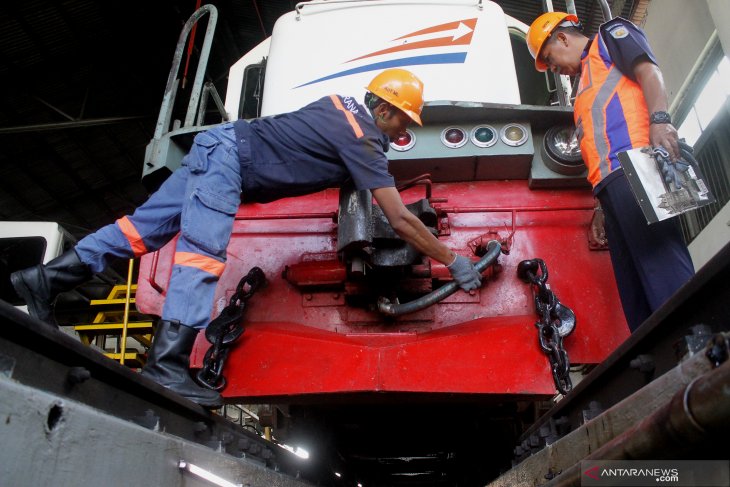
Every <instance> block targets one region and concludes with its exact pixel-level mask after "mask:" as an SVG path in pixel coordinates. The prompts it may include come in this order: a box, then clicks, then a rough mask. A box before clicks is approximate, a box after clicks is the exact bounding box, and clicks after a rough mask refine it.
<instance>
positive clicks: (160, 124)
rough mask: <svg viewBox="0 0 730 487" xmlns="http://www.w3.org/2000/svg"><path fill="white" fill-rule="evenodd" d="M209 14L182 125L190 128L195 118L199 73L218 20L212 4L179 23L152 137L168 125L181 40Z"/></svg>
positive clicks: (179, 57)
mask: <svg viewBox="0 0 730 487" xmlns="http://www.w3.org/2000/svg"><path fill="white" fill-rule="evenodd" d="M205 14H209V15H210V18H209V19H208V26H207V28H206V30H205V38H204V40H203V47H202V49H201V51H200V61H198V69H197V71H196V72H195V80H194V81H193V87H192V89H191V94H190V101H189V103H188V110H187V113H186V114H185V124H184V126H185V127H190V126H192V125H193V123H194V121H195V116H196V112H197V110H196V109H197V107H198V103H199V100H200V93H201V91H202V87H203V76H204V75H205V69H206V67H207V66H208V57H209V55H210V48H211V45H212V44H213V33H214V32H215V26H216V23H217V22H218V10H217V9H216V8H215V7H214V6H213V5H203V6H202V7H200V8H199V9H198V10H196V11H195V12H194V13H193V15H191V16H190V18H189V19H188V21H187V22H185V25H184V26H183V29H182V32H180V38H179V39H178V41H177V47H176V48H175V55H174V56H173V58H172V68H170V74H169V75H168V77H167V84H166V86H165V94H164V96H163V97H162V106H161V107H160V115H159V117H158V118H157V126H156V127H155V135H154V138H155V139H160V138H161V137H162V136H163V135H164V134H166V133H167V132H168V131H169V130H168V129H169V127H170V119H171V118H172V109H173V106H174V103H175V95H176V94H177V85H178V79H177V74H178V70H179V69H180V62H181V61H182V55H183V51H184V49H185V41H186V40H187V38H188V34H189V33H190V31H191V30H192V28H193V26H194V25H195V24H196V23H197V22H198V20H200V19H201V17H203V15H205Z"/></svg>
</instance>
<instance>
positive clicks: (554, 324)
mask: <svg viewBox="0 0 730 487" xmlns="http://www.w3.org/2000/svg"><path fill="white" fill-rule="evenodd" d="M538 270H539V272H538ZM517 275H518V276H519V277H520V279H522V280H523V281H525V282H528V283H530V284H531V285H532V286H531V287H532V291H533V295H534V298H535V310H536V311H537V315H538V316H539V319H538V320H537V322H535V326H536V327H537V329H538V340H539V342H540V348H541V349H542V351H543V352H544V353H545V354H546V355H547V358H548V361H549V362H550V371H551V373H552V375H553V380H554V381H555V387H556V388H557V390H558V392H560V393H561V394H563V395H565V394H567V393H568V392H570V390H571V389H572V388H573V382H572V381H571V379H570V359H569V358H568V352H567V351H566V350H565V348H563V337H565V336H567V335H569V334H570V333H571V332H572V331H573V329H574V328H575V314H574V313H573V311H572V310H571V309H570V308H568V307H567V306H565V305H564V304H562V303H561V302H560V301H559V300H558V298H557V296H555V293H553V292H552V291H551V290H550V285H549V284H547V278H548V270H547V265H546V264H545V261H543V260H542V259H531V260H523V261H522V262H520V263H519V265H518V266H517Z"/></svg>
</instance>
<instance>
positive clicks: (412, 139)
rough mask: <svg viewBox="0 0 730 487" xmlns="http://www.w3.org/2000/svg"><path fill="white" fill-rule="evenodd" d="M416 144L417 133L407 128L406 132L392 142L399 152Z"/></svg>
mask: <svg viewBox="0 0 730 487" xmlns="http://www.w3.org/2000/svg"><path fill="white" fill-rule="evenodd" d="M414 145H416V135H415V134H414V133H413V132H411V131H410V130H408V129H406V133H404V134H402V135H401V136H399V137H398V138H397V139H395V140H394V141H393V142H391V143H390V146H391V147H392V148H393V149H395V150H397V151H398V152H404V151H407V150H409V149H411V148H412V147H413V146H414Z"/></svg>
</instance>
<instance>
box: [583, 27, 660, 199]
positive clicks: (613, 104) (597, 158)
mask: <svg viewBox="0 0 730 487" xmlns="http://www.w3.org/2000/svg"><path fill="white" fill-rule="evenodd" d="M581 65H582V67H581V76H580V83H579V84H578V94H577V95H576V98H575V107H574V114H573V117H574V119H575V126H576V127H578V133H579V134H580V133H581V131H582V137H581V139H580V150H581V153H582V155H583V162H585V165H586V166H587V167H588V181H590V183H591V184H592V185H593V187H594V188H595V187H596V185H597V184H598V183H600V182H601V180H602V179H603V178H605V177H606V176H607V175H608V174H610V173H611V171H614V170H615V169H618V168H619V167H621V166H620V164H619V162H618V159H617V158H616V154H617V153H619V152H622V151H625V150H629V149H634V148H636V147H644V146H647V145H649V110H648V109H647V107H646V100H645V99H644V94H643V92H642V91H641V86H639V84H638V83H636V82H635V81H632V80H631V79H629V78H627V77H626V76H624V75H623V73H621V71H619V69H618V68H616V66H615V65H614V64H613V61H612V60H611V58H610V57H609V55H608V49H606V44H605V42H604V40H603V36H602V33H601V32H599V33H598V35H596V37H595V38H594V39H593V43H592V44H591V46H590V48H589V49H588V55H587V56H585V57H584V58H583V59H582V60H581Z"/></svg>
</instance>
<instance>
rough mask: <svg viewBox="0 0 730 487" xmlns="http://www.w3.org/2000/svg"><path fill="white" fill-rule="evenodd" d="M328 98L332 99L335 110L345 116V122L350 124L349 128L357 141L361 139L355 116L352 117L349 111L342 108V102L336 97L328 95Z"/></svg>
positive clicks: (360, 129) (361, 133) (360, 130)
mask: <svg viewBox="0 0 730 487" xmlns="http://www.w3.org/2000/svg"><path fill="white" fill-rule="evenodd" d="M330 98H331V99H332V103H334V104H335V108H337V109H338V110H341V111H342V112H343V113H344V114H345V117H347V121H348V122H350V127H352V130H353V131H354V132H355V137H357V138H358V139H359V138H360V137H362V136H363V132H362V128H360V124H358V123H357V120H355V115H353V114H352V112H350V110H348V109H346V108H345V107H344V106H342V102H341V101H340V99H339V98H337V95H330Z"/></svg>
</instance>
